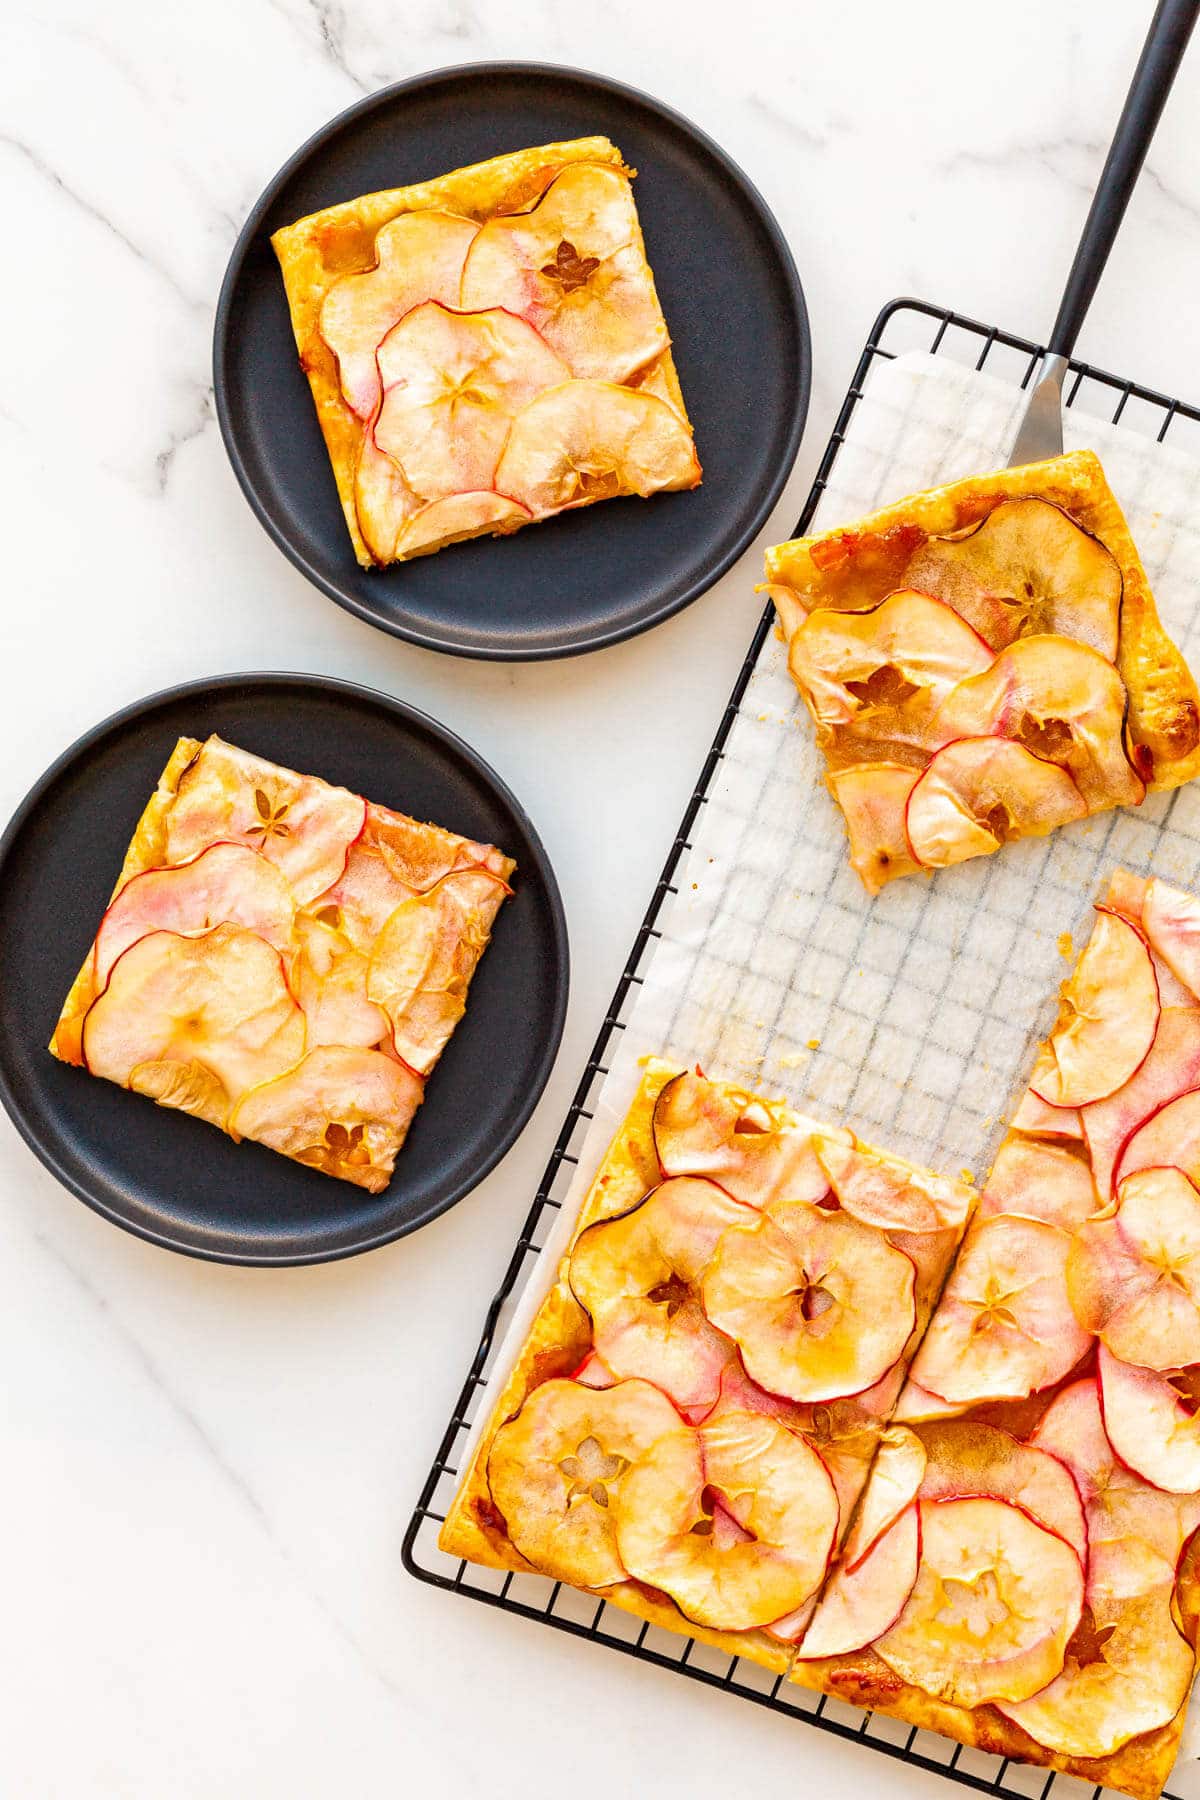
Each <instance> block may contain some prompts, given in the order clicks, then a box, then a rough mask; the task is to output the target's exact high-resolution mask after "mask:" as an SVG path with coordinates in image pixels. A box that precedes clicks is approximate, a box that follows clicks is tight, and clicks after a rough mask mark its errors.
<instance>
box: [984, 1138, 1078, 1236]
mask: <svg viewBox="0 0 1200 1800" xmlns="http://www.w3.org/2000/svg"><path fill="white" fill-rule="evenodd" d="M1099 1210H1100V1197H1099V1195H1098V1194H1097V1192H1096V1184H1095V1182H1094V1181H1093V1180H1092V1171H1091V1169H1090V1168H1089V1167H1088V1164H1087V1161H1086V1160H1085V1158H1084V1157H1082V1156H1077V1155H1075V1154H1074V1153H1073V1152H1072V1151H1071V1150H1068V1149H1066V1148H1065V1147H1064V1146H1063V1145H1062V1144H1053V1143H1046V1142H1045V1141H1043V1140H1041V1139H1038V1138H1031V1137H1022V1136H1020V1135H1019V1134H1017V1133H1015V1132H1013V1133H1010V1135H1009V1136H1008V1137H1006V1138H1005V1140H1004V1142H1003V1143H1002V1144H1001V1146H1000V1149H999V1152H998V1154H997V1156H996V1160H995V1162H994V1163H993V1164H992V1172H991V1174H990V1175H989V1176H988V1179H987V1186H986V1187H985V1188H984V1190H983V1193H982V1194H981V1195H980V1198H979V1217H980V1218H982V1219H988V1218H992V1217H993V1216H994V1215H996V1214H998V1213H1015V1214H1018V1215H1019V1216H1020V1217H1022V1218H1025V1219H1042V1220H1043V1221H1044V1222H1045V1223H1046V1224H1047V1225H1057V1226H1058V1227H1059V1229H1060V1230H1061V1231H1067V1232H1070V1231H1074V1229H1075V1227H1076V1226H1077V1225H1082V1223H1083V1221H1084V1220H1085V1219H1090V1218H1091V1217H1092V1214H1093V1213H1096V1212H1098V1211H1099Z"/></svg>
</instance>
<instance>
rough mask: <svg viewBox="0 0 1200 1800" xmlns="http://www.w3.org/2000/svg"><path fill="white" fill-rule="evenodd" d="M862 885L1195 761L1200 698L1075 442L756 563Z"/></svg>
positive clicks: (1080, 811)
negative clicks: (1049, 457)
mask: <svg viewBox="0 0 1200 1800" xmlns="http://www.w3.org/2000/svg"><path fill="white" fill-rule="evenodd" d="M766 585H767V589H768V591H769V592H770V593H771V594H772V596H773V597H774V599H775V603H776V606H777V609H778V612H779V618H780V623H781V626H782V629H783V633H784V636H785V638H786V640H787V645H788V666H789V668H790V669H791V672H792V676H793V678H794V679H795V682H796V685H797V687H798V688H799V690H800V693H801V695H802V697H803V699H804V703H805V705H806V706H807V708H808V710H809V712H810V713H811V715H812V719H813V723H814V725H815V727H816V732H817V740H818V743H819V744H820V746H821V748H822V750H823V751H824V754H825V757H826V762H827V775H826V779H827V781H828V784H829V788H830V791H831V792H832V794H833V797H834V799H835V800H836V801H837V803H838V805H839V806H840V808H841V810H842V813H843V815H844V818H845V821H846V828H847V831H848V833H849V838H850V860H851V862H852V864H853V865H854V867H855V869H857V871H858V873H859V874H860V875H861V877H862V879H863V881H864V882H865V884H866V886H867V889H868V891H869V892H871V893H877V892H878V891H879V889H880V888H881V887H882V886H883V885H884V883H885V882H888V881H891V880H892V879H893V878H894V877H895V876H897V875H905V874H908V873H910V872H911V871H913V870H915V869H937V868H944V867H945V866H946V865H947V864H950V863H957V862H963V861H965V860H966V859H967V858H969V857H973V856H987V855H990V854H991V852H992V851H994V850H997V849H998V848H999V847H1000V845H1001V844H1002V843H1004V842H1005V841H1006V840H1008V839H1009V838H1018V837H1030V836H1039V835H1041V834H1043V833H1045V832H1048V831H1052V830H1054V828H1055V827H1056V826H1059V825H1063V824H1066V823H1068V822H1069V821H1070V820H1072V819H1081V818H1083V817H1085V816H1086V815H1087V814H1089V813H1096V812H1103V811H1106V810H1107V809H1108V808H1110V807H1114V806H1129V805H1137V804H1138V803H1139V802H1140V801H1141V800H1142V799H1143V798H1144V797H1145V795H1146V793H1147V791H1152V790H1157V789H1161V788H1171V787H1178V786H1179V785H1180V783H1181V782H1184V781H1188V780H1190V779H1191V777H1192V776H1193V775H1195V774H1196V773H1197V770H1200V697H1198V695H1197V691H1196V685H1195V682H1194V681H1193V680H1192V677H1191V675H1190V674H1189V672H1188V669H1187V665H1186V664H1185V662H1184V660H1183V658H1182V656H1181V655H1180V653H1179V651H1178V650H1177V649H1176V648H1175V646H1174V644H1173V643H1172V642H1171V640H1170V639H1169V638H1168V637H1167V635H1166V633H1165V631H1164V630H1163V628H1162V625H1161V624H1160V622H1159V618H1158V614H1157V611H1156V610H1155V605H1154V600H1153V597H1152V595H1151V593H1150V589H1149V586H1148V584H1147V581H1146V576H1145V571H1144V570H1143V568H1142V564H1141V560H1140V558H1139V556H1138V553H1137V549H1136V547H1135V545H1134V542H1133V539H1132V538H1131V537H1130V534H1129V529H1128V527H1127V525H1126V523H1125V520H1124V518H1123V517H1122V515H1121V511H1120V508H1119V507H1118V505H1117V503H1116V500H1115V499H1114V498H1113V495H1112V493H1111V491H1110V489H1109V486H1108V483H1107V482H1106V480H1105V478H1104V473H1103V470H1102V469H1101V467H1100V464H1099V462H1098V461H1097V460H1096V458H1095V456H1093V455H1092V453H1091V452H1090V451H1086V450H1081V451H1074V452H1072V453H1071V454H1070V455H1068V456H1062V457H1056V458H1055V459H1054V460H1053V461H1050V462H1043V463H1031V464H1029V465H1027V466H1026V467H1024V468H1017V469H1004V470H1001V471H1000V472H999V473H997V474H994V475H984V476H979V477H977V478H974V479H972V480H968V481H959V482H955V483H953V484H952V485H951V486H949V487H942V488H935V489H933V490H932V491H931V492H929V493H925V494H918V495H916V496H914V497H913V498H911V499H908V500H903V501H901V502H899V504H897V505H895V506H890V507H886V508H885V509H884V510H883V511H882V512H877V513H872V514H871V515H870V517H869V518H866V519H863V520H862V521H861V522H860V523H859V524H857V525H855V526H853V527H848V528H843V529H839V530H836V531H829V532H825V533H823V534H822V535H821V536H819V537H809V538H798V539H796V540H795V541H794V542H792V543H789V544H780V545H777V546H776V547H775V548H774V549H772V550H769V551H768V552H767V584H766Z"/></svg>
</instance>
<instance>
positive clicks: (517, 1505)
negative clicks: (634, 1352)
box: [487, 1380, 704, 1588]
mask: <svg viewBox="0 0 1200 1800" xmlns="http://www.w3.org/2000/svg"><path fill="white" fill-rule="evenodd" d="M652 1454H653V1455H654V1457H655V1465H654V1466H655V1467H656V1469H657V1470H658V1472H659V1477H660V1481H661V1482H662V1484H663V1487H664V1488H665V1490H666V1493H667V1494H669V1495H670V1496H671V1497H672V1498H674V1496H675V1494H676V1493H677V1492H679V1491H681V1490H682V1491H684V1492H689V1493H691V1492H696V1493H699V1492H700V1491H701V1490H702V1488H703V1486H704V1474H703V1468H704V1464H703V1456H702V1451H701V1443H700V1438H699V1436H698V1435H697V1433H696V1432H694V1431H693V1430H692V1428H691V1427H690V1426H689V1425H686V1424H685V1423H684V1421H683V1420H682V1419H681V1418H680V1417H679V1414H678V1413H677V1412H676V1411H675V1408H674V1407H673V1406H672V1405H671V1402H670V1401H669V1400H668V1399H667V1397H666V1395H665V1394H662V1393H660V1392H659V1390H658V1389H657V1388H656V1387H652V1386H651V1384H650V1383H649V1382H648V1381H620V1382H618V1383H617V1385H616V1386H615V1387H610V1388H590V1387H581V1386H580V1385H579V1383H578V1382H574V1381H567V1380H553V1381H546V1382H543V1383H542V1385H541V1386H540V1387H537V1388H535V1389H534V1391H533V1393H532V1394H530V1396H529V1398H528V1399H527V1400H526V1401H525V1404H524V1405H523V1406H522V1407H521V1410H520V1411H519V1412H518V1413H517V1414H516V1415H515V1416H514V1417H513V1418H511V1419H509V1420H508V1421H507V1423H506V1424H504V1425H502V1426H501V1427H500V1429H499V1431H498V1432H497V1433H496V1436H495V1438H494V1439H493V1442H492V1447H491V1450H490V1452H489V1454H488V1465H487V1475H488V1487H489V1490H490V1492H491V1497H492V1501H493V1503H494V1504H495V1506H496V1507H497V1508H498V1509H499V1511H500V1513H501V1514H502V1516H503V1518H504V1520H505V1523H506V1525H507V1529H508V1535H509V1537H510V1539H511V1540H512V1543H513V1544H514V1545H515V1547H516V1548H517V1549H518V1550H519V1551H520V1553H521V1555H522V1556H523V1557H524V1558H525V1560H526V1561H527V1562H529V1563H531V1564H532V1565H533V1567H534V1568H535V1569H540V1570H541V1572H542V1573H543V1574H544V1575H550V1576H552V1577H553V1579H554V1580H555V1581H566V1582H570V1583H571V1584H572V1585H573V1586H575V1587H586V1588H606V1587H612V1586H613V1585H614V1584H615V1583H616V1582H618V1581H624V1580H625V1579H626V1577H627V1575H628V1574H629V1573H630V1571H629V1570H628V1569H627V1567H626V1564H625V1562H624V1561H623V1559H622V1557H621V1556H620V1554H619V1553H618V1550H617V1514H618V1503H619V1496H620V1494H621V1491H622V1489H623V1488H624V1486H625V1484H626V1482H627V1481H628V1480H629V1475H630V1471H631V1470H632V1469H633V1468H635V1467H639V1466H640V1465H641V1463H642V1461H643V1460H644V1459H645V1458H647V1457H648V1456H650V1455H652Z"/></svg>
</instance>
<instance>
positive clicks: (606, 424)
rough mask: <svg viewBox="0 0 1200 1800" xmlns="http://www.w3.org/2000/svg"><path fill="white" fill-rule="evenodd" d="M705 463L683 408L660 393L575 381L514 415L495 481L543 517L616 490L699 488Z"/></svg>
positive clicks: (645, 494) (645, 492)
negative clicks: (670, 403) (679, 410)
mask: <svg viewBox="0 0 1200 1800" xmlns="http://www.w3.org/2000/svg"><path fill="white" fill-rule="evenodd" d="M699 482H700V464H699V463H698V462H697V460H696V452H695V450H694V448H693V445H692V439H691V434H690V433H689V431H688V429H687V427H686V425H685V424H684V423H683V420H682V419H681V418H680V417H679V414H678V413H677V412H676V411H675V410H674V409H673V408H672V407H670V406H668V405H667V404H666V402H665V401H663V400H656V399H655V398H654V396H653V395H652V394H642V393H639V392H638V391H637V390H636V389H634V388H624V387H617V386H616V385H615V384H613V383H612V382H607V381H568V382H565V383H564V384H563V385H562V386H561V387H555V388H550V389H549V391H548V392H546V393H544V394H541V395H539V397H538V398H537V399H536V400H533V401H531V402H530V404H529V405H528V406H526V408H525V410H524V411H523V412H521V413H519V414H518V415H517V417H516V418H515V419H514V420H513V426H512V431H511V432H510V434H509V438H508V442H507V443H506V445H505V446H504V454H503V456H502V457H501V458H500V461H499V464H498V465H497V468H496V474H495V480H494V482H493V483H491V485H492V486H494V487H496V488H497V489H499V491H500V492H501V493H503V494H508V495H510V496H511V498H512V499H514V500H516V501H518V502H519V503H520V504H521V505H522V506H526V507H528V508H529V510H530V512H532V513H533V514H534V515H535V516H536V517H538V518H544V517H545V516H546V515H547V514H548V513H553V512H561V511H562V510H563V509H564V508H565V507H570V506H585V505H587V503H588V502H589V501H591V500H608V499H611V498H612V497H613V496H614V495H615V494H641V495H642V497H643V499H645V498H647V497H648V496H649V495H651V494H657V493H661V492H662V491H663V490H664V489H667V488H692V487H697V486H698V485H699Z"/></svg>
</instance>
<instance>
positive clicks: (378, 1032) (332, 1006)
mask: <svg viewBox="0 0 1200 1800" xmlns="http://www.w3.org/2000/svg"><path fill="white" fill-rule="evenodd" d="M296 931H297V936H298V938H299V941H300V954H299V956H298V958H297V959H296V964H295V967H294V969H293V973H292V986H293V989H294V991H295V995H296V998H297V1000H299V1002H300V1005H301V1008H302V1010H303V1012H304V1017H305V1020H306V1022H307V1027H308V1032H307V1038H306V1043H307V1047H308V1048H309V1049H310V1050H314V1049H316V1047H317V1045H318V1044H347V1045H351V1046H358V1047H360V1048H363V1049H373V1048H374V1047H375V1046H376V1045H377V1044H382V1043H383V1042H384V1041H385V1040H386V1039H387V1038H389V1036H390V1033H391V1027H390V1025H389V1024H388V1020H387V1015H386V1013H384V1012H382V1011H381V1009H380V1008H379V1007H378V1006H375V1005H374V1004H373V1003H372V1002H371V1001H370V1000H368V999H367V959H366V957H365V956H364V955H363V953H362V951H361V950H357V949H356V948H355V947H354V945H353V944H352V943H351V942H350V940H349V938H348V937H346V936H345V934H344V933H343V932H341V931H338V930H336V929H335V928H334V927H333V926H331V925H327V924H324V923H323V922H322V921H321V920H319V919H314V918H312V917H310V916H309V915H308V914H307V913H301V914H300V917H299V918H298V919H297V921H296Z"/></svg>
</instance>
